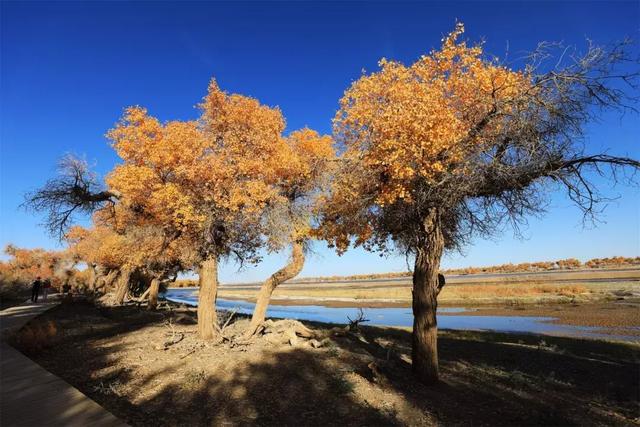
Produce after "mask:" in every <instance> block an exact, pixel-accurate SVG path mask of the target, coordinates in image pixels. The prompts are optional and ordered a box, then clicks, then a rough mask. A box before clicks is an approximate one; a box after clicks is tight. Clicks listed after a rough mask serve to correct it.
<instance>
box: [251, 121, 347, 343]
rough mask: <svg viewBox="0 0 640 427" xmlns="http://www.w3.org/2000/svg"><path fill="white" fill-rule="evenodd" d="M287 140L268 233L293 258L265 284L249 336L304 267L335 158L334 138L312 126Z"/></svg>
mask: <svg viewBox="0 0 640 427" xmlns="http://www.w3.org/2000/svg"><path fill="white" fill-rule="evenodd" d="M285 141H286V144H283V145H282V147H281V148H282V152H281V153H280V154H279V155H278V157H279V158H280V161H279V162H278V166H279V168H278V170H277V171H276V174H275V175H274V177H275V179H276V181H275V183H274V184H275V187H276V190H277V193H276V194H275V195H274V197H273V198H272V199H271V200H269V203H268V208H267V209H266V213H265V217H266V223H265V232H266V233H267V234H268V236H269V243H270V247H271V248H272V249H275V250H279V249H281V248H282V247H283V246H286V245H291V257H290V258H289V261H288V262H287V264H286V265H285V266H284V267H283V268H281V269H279V270H278V271H276V272H275V273H273V274H272V275H271V276H269V278H268V279H267V280H265V281H264V282H263V283H262V286H261V287H260V291H259V293H258V298H257V301H256V306H255V309H254V311H253V316H252V318H251V322H250V324H249V327H248V329H247V335H252V334H254V333H255V331H256V330H257V328H258V327H259V326H260V324H262V322H264V320H265V316H266V313H267V307H268V306H269V301H270V299H271V295H272V294H273V291H274V290H275V289H276V288H277V287H278V285H280V284H281V283H284V282H286V281H287V280H290V279H293V278H294V277H296V276H297V275H298V274H299V273H300V271H301V270H302V268H303V267H304V262H305V250H306V245H307V242H308V240H309V238H310V237H311V220H312V217H313V209H314V207H315V203H316V198H317V197H318V196H319V194H320V192H321V191H322V190H323V188H324V187H325V183H326V181H327V178H328V172H329V170H330V168H331V165H332V162H333V159H334V157H335V153H334V151H333V146H332V144H333V140H332V139H331V137H329V136H326V135H325V136H320V135H319V134H318V133H317V132H316V131H314V130H311V129H308V128H305V129H302V130H299V131H295V132H292V133H291V134H290V135H289V136H288V137H287V138H286V139H285Z"/></svg>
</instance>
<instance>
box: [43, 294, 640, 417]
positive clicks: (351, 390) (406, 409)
mask: <svg viewBox="0 0 640 427" xmlns="http://www.w3.org/2000/svg"><path fill="white" fill-rule="evenodd" d="M70 317H71V318H72V319H75V320H78V319H81V320H82V325H83V326H82V327H79V326H77V323H78V322H76V326H75V327H74V328H72V329H69V330H68V331H66V335H65V339H64V341H62V342H60V343H58V344H57V345H56V346H55V348H51V349H49V350H47V351H45V352H43V353H42V354H38V355H34V357H35V358H36V359H37V360H38V362H40V363H41V364H42V365H43V366H45V367H46V368H47V369H49V370H50V371H52V372H54V373H56V374H57V375H59V376H61V377H62V378H64V379H65V380H67V381H68V382H69V383H71V384H72V385H74V386H75V387H77V388H79V389H80V390H81V391H82V392H84V393H85V394H87V395H88V396H89V397H91V398H93V399H94V400H96V401H97V402H98V403H100V404H101V405H103V406H104V407H105V408H106V409H108V410H109V411H111V412H112V413H114V414H115V415H116V416H118V417H120V418H122V419H123V420H125V421H126V422H128V423H129V424H131V425H144V426H147V425H153V426H164V425H278V426H288V425H292V426H293V425H295V426H306V425H312V426H316V425H317V426H320V425H322V426H327V425H417V424H420V425H424V424H446V425H469V424H474V425H532V424H549V425H574V424H605V425H616V424H620V425H623V424H626V423H628V421H629V419H633V418H634V414H637V410H638V400H639V389H640V386H639V385H638V378H640V368H639V366H638V363H637V362H638V356H639V352H638V350H637V348H633V347H631V346H627V345H623V344H615V343H606V342H601V341H589V340H579V339H570V338H550V337H541V336H538V335H512V334H496V333H488V332H484V333H483V332H453V331H443V332H441V334H440V339H439V353H440V360H441V375H442V381H441V383H439V384H437V385H435V386H424V385H421V384H419V383H417V382H415V380H414V378H413V376H412V373H411V365H410V358H409V355H410V342H411V339H410V338H411V337H410V332H408V331H405V330H399V329H393V328H379V327H364V328H362V330H361V332H360V333H356V334H353V333H346V334H343V335H341V336H337V337H334V338H332V345H331V346H330V347H328V348H320V349H311V348H306V347H304V348H299V347H289V346H281V347H278V346H276V347H259V348H254V347H248V348H247V347H230V346H228V345H225V346H216V347H213V348H209V349H208V350H206V351H205V350H203V351H201V352H196V353H194V354H193V355H189V354H188V353H185V354H184V355H182V356H180V357H176V355H175V354H174V356H173V358H172V359H170V360H171V362H170V363H169V364H164V365H154V364H153V363H152V362H153V361H154V359H155V358H162V357H163V356H162V352H158V351H156V352H151V351H149V348H148V347H145V348H143V347H140V348H137V347H136V346H140V341H132V340H130V339H129V338H130V336H131V335H132V334H134V333H137V334H145V333H146V329H145V328H146V327H148V326H154V327H157V326H159V325H161V324H163V322H165V321H166V314H162V313H157V314H150V313H148V312H145V311H140V310H138V309H136V308H135V307H119V308H110V309H96V308H95V307H92V306H89V305H87V306H82V307H77V308H74V309H73V310H72V311H70V312H69V311H67V312H65V309H64V308H61V309H60V310H57V309H54V310H52V312H50V318H51V319H54V320H55V319H57V320H58V321H59V323H60V324H61V325H63V326H64V322H65V321H70V320H69V319H70ZM238 319H239V318H236V319H234V320H232V322H230V324H233V323H234V322H236V321H238ZM310 326H312V327H314V328H316V329H329V328H330V327H334V326H335V325H322V324H318V323H313V324H310ZM185 327H186V326H185ZM138 338H140V337H138ZM124 354H126V359H125V356H124ZM132 354H134V355H136V354H137V355H138V357H135V358H132V356H131V355H132ZM158 366H161V368H158ZM416 413H419V414H420V416H416V415H415V414H416ZM620 414H622V416H621V415H620ZM635 416H637V415H635Z"/></svg>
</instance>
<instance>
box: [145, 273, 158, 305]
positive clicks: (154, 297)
mask: <svg viewBox="0 0 640 427" xmlns="http://www.w3.org/2000/svg"><path fill="white" fill-rule="evenodd" d="M159 289H160V279H159V278H157V277H154V278H153V279H152V280H151V286H149V305H148V306H147V308H148V309H149V310H155V309H156V308H157V307H158V290H159Z"/></svg>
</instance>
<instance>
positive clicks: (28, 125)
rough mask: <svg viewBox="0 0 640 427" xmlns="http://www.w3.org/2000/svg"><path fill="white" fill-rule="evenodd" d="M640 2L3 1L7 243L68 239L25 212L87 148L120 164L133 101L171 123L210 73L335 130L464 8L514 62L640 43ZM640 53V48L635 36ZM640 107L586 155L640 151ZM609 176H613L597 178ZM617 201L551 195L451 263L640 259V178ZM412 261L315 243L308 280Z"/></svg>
mask: <svg viewBox="0 0 640 427" xmlns="http://www.w3.org/2000/svg"><path fill="white" fill-rule="evenodd" d="M639 4H640V3H639V2H637V1H629V2H595V1H594V2H576V1H571V2H569V1H568V2H541V1H536V2H519V1H513V2H495V3H489V2H441V3H440V2H423V3H401V2H393V3H383V2H372V3H366V2H354V3H346V2H345V3H339V2H331V3H320V2H318V3H313V2H291V3H288V2H278V3H267V2H261V3H248V2H235V3H213V2H212V3H206V2H194V3H190V2H138V3H127V2H53V1H52V2H42V3H40V2H6V1H3V2H2V3H1V4H0V8H1V23H0V27H1V52H0V61H1V65H0V79H1V80H0V102H1V105H0V108H1V110H0V120H1V123H0V144H1V152H0V156H1V159H0V195H1V201H0V203H1V205H0V228H1V230H0V231H1V234H0V244H2V245H5V244H7V243H9V242H12V243H15V244H17V245H18V246H24V247H34V246H44V247H47V248H53V247H57V243H56V241H55V240H53V239H51V238H50V237H48V236H47V235H46V234H45V232H44V230H43V229H42V228H41V227H39V226H38V224H39V223H40V222H41V221H42V218H41V217H38V216H35V215H33V214H31V213H26V212H24V211H23V210H20V209H19V208H18V205H19V204H20V203H21V201H22V198H23V194H24V193H25V192H26V191H28V190H32V189H34V188H36V187H38V186H40V185H42V184H43V183H44V182H45V181H46V180H47V179H48V178H50V177H51V176H52V175H53V174H54V172H55V163H56V161H57V159H58V158H59V157H60V156H61V155H63V154H65V153H75V154H79V155H84V156H86V158H87V160H89V161H90V162H91V163H92V164H94V165H95V168H96V170H97V171H98V172H99V173H101V174H104V173H106V172H107V171H108V170H110V169H111V168H112V167H113V165H114V164H115V163H116V162H117V161H118V159H117V157H116V156H115V155H114V153H113V151H112V149H111V148H110V147H109V146H108V143H107V141H106V139H105V137H104V134H105V133H106V131H107V130H108V129H109V128H110V127H112V126H113V124H114V123H115V122H116V121H117V120H118V118H119V117H120V115H121V113H122V110H123V108H124V107H126V106H129V105H135V104H137V105H142V106H145V107H147V108H148V109H149V111H150V113H151V114H153V115H155V116H157V117H159V118H160V119H161V120H170V119H191V118H195V117H196V116H197V110H196V108H194V106H195V104H197V103H198V102H199V101H200V99H201V98H202V96H203V95H204V94H205V91H206V86H207V83H208V81H209V79H210V78H211V77H213V76H215V77H216V79H217V80H218V82H219V83H220V85H221V86H222V88H224V89H225V90H227V91H230V92H239V93H242V94H245V95H250V96H253V97H256V98H258V99H259V100H260V101H261V102H263V103H266V104H269V105H277V106H279V107H280V108H281V109H282V111H283V113H284V115H285V117H286V119H287V124H288V129H289V130H293V129H296V128H300V127H302V126H305V125H308V126H310V127H312V128H315V129H317V130H319V131H321V132H325V133H329V132H330V131H331V119H332V117H333V115H334V113H335V111H336V107H337V103H338V99H339V98H340V96H341V95H342V93H343V91H344V90H345V89H346V88H347V87H348V85H349V84H350V82H352V81H353V80H354V79H356V78H358V76H359V75H360V73H361V70H362V69H365V70H368V71H373V70H376V69H377V65H376V64H377V61H378V60H379V59H380V58H381V57H387V58H391V59H396V60H401V61H405V62H410V61H413V60H415V59H416V58H418V57H419V56H420V55H421V54H424V53H427V52H428V51H429V50H430V49H432V48H435V47H438V46H439V44H440V40H441V38H442V36H443V35H444V34H446V33H447V32H449V31H450V30H451V29H452V28H453V26H454V24H455V22H456V19H457V20H460V21H462V22H464V23H465V26H466V29H467V32H466V37H467V38H469V39H470V40H473V41H478V40H480V39H482V38H483V39H485V40H486V45H485V49H486V51H488V52H490V53H492V54H496V55H499V56H503V55H504V54H505V52H506V51H507V49H508V51H509V57H510V58H515V57H518V56H520V55H522V54H523V53H524V52H526V51H529V50H532V49H533V48H534V47H535V46H536V44H537V42H539V41H542V40H551V41H560V40H561V41H564V42H566V43H573V44H577V45H578V46H584V45H585V39H586V38H590V39H592V40H594V41H595V42H597V43H607V42H611V41H614V40H619V39H621V38H623V37H625V36H630V37H632V38H634V39H638V36H639V34H638V30H639V23H640V9H639ZM635 49H636V51H637V45H636V47H635ZM638 135H640V125H639V120H638V116H635V115H626V116H625V117H623V118H620V116H619V115H615V114H608V115H606V116H604V117H603V119H602V120H601V121H600V122H599V123H595V124H592V125H590V126H589V133H588V139H587V141H586V147H587V150H588V151H594V152H595V151H601V150H609V153H610V154H617V155H630V156H632V157H635V158H639V157H640V149H639V145H638V139H639V137H638ZM600 182H602V181H600ZM602 185H603V188H604V189H605V190H606V193H607V194H608V195H611V196H619V199H618V200H617V201H616V202H614V203H611V204H610V205H609V206H608V207H607V209H606V210H605V212H604V214H603V215H602V216H601V219H602V220H603V221H604V222H603V223H601V224H599V225H598V227H597V228H595V229H594V228H586V229H584V228H583V227H582V223H581V215H580V212H579V211H578V210H577V209H576V208H575V207H572V206H571V204H570V203H569V202H568V201H567V199H566V198H564V197H563V195H562V194H559V193H558V194H555V193H554V194H550V198H549V199H550V203H549V212H548V213H547V214H546V215H545V216H544V217H542V218H531V219H530V221H529V225H528V227H526V228H525V229H524V230H523V232H524V235H525V239H516V238H514V237H513V232H512V231H510V230H509V229H507V230H506V231H505V233H504V234H502V235H500V236H498V237H497V238H496V239H495V240H490V241H485V240H476V241H474V242H473V244H472V245H470V246H469V247H468V248H466V250H465V253H464V254H450V255H447V257H446V258H445V260H444V267H455V266H468V265H491V264H501V263H506V262H514V263H515V262H523V261H532V260H551V259H558V258H566V257H577V258H580V259H582V260H586V259H588V258H591V257H603V256H611V255H626V256H637V255H639V254H640V243H639V242H640V224H639V222H640V220H639V216H640V210H639V203H638V199H639V197H638V196H639V195H640V193H639V192H638V190H637V189H636V188H630V187H625V186H618V187H617V188H609V183H608V182H606V181H604V182H602ZM285 257H286V254H285V255H274V256H269V257H267V258H265V260H264V262H263V263H262V264H261V265H260V266H258V267H252V268H247V269H245V270H244V271H242V272H240V273H238V272H237V271H236V268H235V266H233V265H226V266H224V267H223V268H222V270H221V279H222V280H223V281H226V282H229V281H244V280H258V279H262V278H264V277H266V276H267V275H268V274H269V273H270V272H272V271H273V270H274V269H276V268H278V267H279V266H280V265H281V264H282V263H283V262H284V259H285ZM405 269H406V263H405V259H404V258H403V257H400V256H398V257H389V258H380V257H379V256H378V255H376V254H370V253H366V252H364V251H361V250H354V251H350V252H348V253H347V254H345V255H344V256H342V257H337V256H336V255H335V254H334V253H333V252H331V251H330V250H328V249H326V246H325V245H324V244H322V243H317V244H315V246H314V254H313V255H311V256H310V258H309V261H308V262H307V265H306V266H305V268H304V270H303V272H302V275H304V276H310V275H335V274H354V273H367V272H384V271H401V270H405Z"/></svg>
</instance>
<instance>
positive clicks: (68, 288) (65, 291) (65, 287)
mask: <svg viewBox="0 0 640 427" xmlns="http://www.w3.org/2000/svg"><path fill="white" fill-rule="evenodd" d="M70 291H71V285H70V284H69V283H68V282H65V284H64V285H62V293H63V294H64V295H69V292H70Z"/></svg>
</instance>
